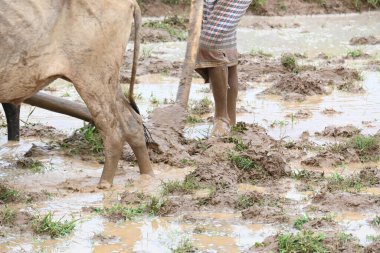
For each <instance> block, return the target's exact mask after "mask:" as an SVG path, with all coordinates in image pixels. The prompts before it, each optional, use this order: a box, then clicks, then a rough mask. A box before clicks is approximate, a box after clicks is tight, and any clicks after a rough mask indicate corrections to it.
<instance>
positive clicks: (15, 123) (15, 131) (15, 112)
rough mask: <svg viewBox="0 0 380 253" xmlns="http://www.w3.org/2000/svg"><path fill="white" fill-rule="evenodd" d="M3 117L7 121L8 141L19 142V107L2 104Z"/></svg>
mask: <svg viewBox="0 0 380 253" xmlns="http://www.w3.org/2000/svg"><path fill="white" fill-rule="evenodd" d="M2 105H3V108H4V112H5V117H6V119H7V128H8V140H9V141H19V140H20V107H21V106H20V105H14V104H8V103H3V104H2Z"/></svg>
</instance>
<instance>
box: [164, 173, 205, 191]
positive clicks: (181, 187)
mask: <svg viewBox="0 0 380 253" xmlns="http://www.w3.org/2000/svg"><path fill="white" fill-rule="evenodd" d="M161 187H162V189H161V194H162V195H163V196H166V195H168V194H172V193H175V192H177V193H183V194H191V193H192V192H193V191H194V190H197V189H200V188H201V186H200V184H199V183H198V181H197V180H196V178H195V177H194V176H190V175H189V176H187V177H186V178H185V180H184V181H183V182H180V181H169V182H165V183H163V184H162V186H161Z"/></svg>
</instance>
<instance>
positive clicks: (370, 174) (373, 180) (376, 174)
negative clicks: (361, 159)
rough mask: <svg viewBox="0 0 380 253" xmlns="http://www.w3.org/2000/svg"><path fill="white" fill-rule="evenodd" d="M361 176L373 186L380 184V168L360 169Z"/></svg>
mask: <svg viewBox="0 0 380 253" xmlns="http://www.w3.org/2000/svg"><path fill="white" fill-rule="evenodd" d="M359 178H360V179H361V180H362V181H364V182H367V183H368V184H370V185H371V186H375V185H380V169H378V168H371V167H368V168H365V169H363V170H361V171H360V173H359Z"/></svg>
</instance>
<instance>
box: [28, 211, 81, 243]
mask: <svg viewBox="0 0 380 253" xmlns="http://www.w3.org/2000/svg"><path fill="white" fill-rule="evenodd" d="M62 219H63V218H61V219H59V220H58V221H54V220H53V214H52V213H51V212H49V213H48V214H46V215H45V216H43V217H40V216H38V217H36V218H34V219H33V221H32V228H33V231H34V232H35V233H37V234H47V235H50V237H51V238H57V237H63V236H65V235H68V234H70V233H71V232H72V231H73V230H74V228H75V225H76V222H77V220H74V219H71V220H69V221H68V220H65V221H61V220H62Z"/></svg>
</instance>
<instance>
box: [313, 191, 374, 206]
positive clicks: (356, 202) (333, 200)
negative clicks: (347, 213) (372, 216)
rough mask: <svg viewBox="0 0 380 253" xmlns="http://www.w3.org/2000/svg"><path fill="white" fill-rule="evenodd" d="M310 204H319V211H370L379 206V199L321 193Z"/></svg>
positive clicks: (352, 194) (342, 193) (354, 194)
mask: <svg viewBox="0 0 380 253" xmlns="http://www.w3.org/2000/svg"><path fill="white" fill-rule="evenodd" d="M312 203H314V204H319V206H320V210H324V211H331V210H335V211H341V210H366V211H369V210H372V209H373V208H374V207H378V206H379V204H380V197H378V196H369V195H365V194H359V193H348V192H336V193H331V192H327V191H325V192H322V193H319V194H317V195H315V196H314V197H313V198H312Z"/></svg>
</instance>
